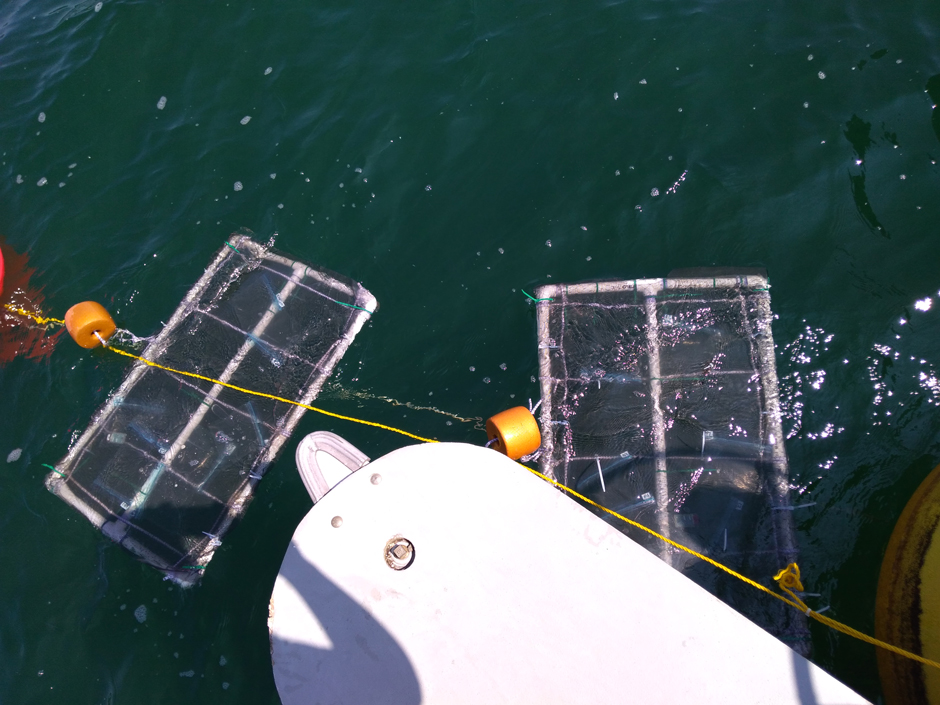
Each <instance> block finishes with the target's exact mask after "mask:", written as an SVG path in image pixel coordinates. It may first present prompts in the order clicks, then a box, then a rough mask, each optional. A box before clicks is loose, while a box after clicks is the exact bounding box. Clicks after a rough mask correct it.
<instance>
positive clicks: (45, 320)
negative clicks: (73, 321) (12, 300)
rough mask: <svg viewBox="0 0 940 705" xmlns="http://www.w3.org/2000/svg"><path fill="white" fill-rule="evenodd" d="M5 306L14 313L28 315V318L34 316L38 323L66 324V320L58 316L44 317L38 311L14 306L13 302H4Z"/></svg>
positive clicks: (45, 324) (44, 324)
mask: <svg viewBox="0 0 940 705" xmlns="http://www.w3.org/2000/svg"><path fill="white" fill-rule="evenodd" d="M3 307H4V308H5V309H7V310H8V311H10V312H12V313H17V314H19V315H20V316H26V317H27V318H32V319H33V320H34V321H36V323H38V324H39V325H41V326H48V325H50V324H53V323H54V324H55V325H57V326H64V325H65V321H63V320H60V319H58V318H43V317H42V316H40V315H39V314H37V313H33V312H32V311H27V310H26V309H24V308H19V307H17V306H13V305H12V304H4V305H3Z"/></svg>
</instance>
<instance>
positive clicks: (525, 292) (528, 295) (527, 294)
mask: <svg viewBox="0 0 940 705" xmlns="http://www.w3.org/2000/svg"><path fill="white" fill-rule="evenodd" d="M519 291H521V292H522V293H523V294H525V295H526V296H527V297H529V298H530V299H532V300H533V301H534V302H535V303H538V302H539V301H554V300H555V299H537V298H535V297H534V296H532V295H531V294H529V292H527V291H526V290H525V289H520V290H519Z"/></svg>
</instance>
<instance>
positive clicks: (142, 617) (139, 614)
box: [134, 605, 147, 624]
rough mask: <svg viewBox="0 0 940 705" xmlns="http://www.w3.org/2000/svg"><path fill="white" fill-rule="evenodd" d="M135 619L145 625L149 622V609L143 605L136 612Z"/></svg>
mask: <svg viewBox="0 0 940 705" xmlns="http://www.w3.org/2000/svg"><path fill="white" fill-rule="evenodd" d="M134 619H136V620H137V621H138V622H140V623H141V624H143V623H144V622H146V621H147V608H146V606H144V605H141V606H140V607H138V608H137V609H136V610H134Z"/></svg>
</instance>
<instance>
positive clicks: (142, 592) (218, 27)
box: [0, 0, 940, 705]
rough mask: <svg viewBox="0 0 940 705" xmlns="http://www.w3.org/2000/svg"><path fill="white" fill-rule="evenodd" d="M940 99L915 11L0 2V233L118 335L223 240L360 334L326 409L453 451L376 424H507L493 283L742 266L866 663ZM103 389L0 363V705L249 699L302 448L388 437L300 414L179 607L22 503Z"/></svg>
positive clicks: (902, 476)
mask: <svg viewBox="0 0 940 705" xmlns="http://www.w3.org/2000/svg"><path fill="white" fill-rule="evenodd" d="M937 102H940V4H938V3H936V2H935V1H933V2H928V1H926V0H921V1H913V0H912V1H902V2H897V3H891V4H886V3H878V2H874V1H873V0H850V1H848V2H844V3H809V2H795V3H783V2H766V1H760V2H753V1H752V2H743V1H741V0H729V1H726V2H713V1H706V0H700V1H692V0H676V1H674V2H663V1H661V0H660V1H657V2H636V1H629V2H598V1H595V0H590V1H586V2H580V3H570V2H559V1H558V0H542V1H541V2H531V1H530V2H515V3H484V2H477V1H474V0H463V1H458V0H442V1H441V2H435V3H428V2H410V3H408V2H396V3H389V2H375V1H374V0H363V1H362V2H358V3H343V2H337V1H329V2H321V1H317V2H298V1H297V0H286V1H285V2H281V3H246V2H234V1H232V2H228V3H223V2H203V3H173V2H165V1H156V0H153V1H149V2H145V1H137V2H132V1H127V2H121V1H118V0H104V2H100V3H97V4H96V3H95V2H91V1H87V2H78V3H74V2H73V3H65V4H63V3H61V2H51V1H50V0H33V1H31V2H26V0H6V2H4V3H3V4H2V6H0V154H2V156H0V237H2V238H3V246H4V248H10V249H11V250H13V251H16V252H20V253H25V254H26V255H27V256H28V258H29V266H31V267H34V268H35V269H36V272H35V274H34V275H33V276H32V279H31V284H32V285H33V286H34V287H36V288H41V293H42V296H43V297H44V301H43V304H42V307H43V310H44V311H45V312H46V313H47V314H48V315H54V316H61V315H62V314H63V313H64V311H65V310H66V309H67V308H68V307H69V306H70V305H71V304H73V303H75V302H77V301H81V300H85V299H95V300H98V301H100V302H102V303H104V304H105V305H106V306H108V308H109V309H110V310H111V312H112V313H113V315H114V316H115V318H116V320H117V323H118V325H120V326H123V327H125V328H128V329H130V330H132V331H134V332H135V333H137V334H138V335H150V334H153V333H154V332H156V331H157V330H158V329H159V328H160V327H161V321H165V320H167V317H168V316H169V315H170V314H171V313H172V311H173V310H174V309H175V307H176V306H177V304H178V303H179V301H180V299H181V298H182V296H183V295H184V294H185V292H186V291H187V290H188V288H189V287H190V286H191V285H192V284H193V282H195V280H196V279H197V278H198V277H199V276H200V275H201V273H202V272H203V270H204V268H205V266H206V265H207V264H208V262H209V260H210V258H211V257H212V255H213V253H214V252H216V251H217V250H218V248H219V247H220V246H221V245H222V243H223V242H224V240H225V239H226V237H227V236H228V235H229V234H230V233H232V232H234V231H236V230H239V229H243V228H247V229H250V230H251V231H252V232H253V233H255V235H256V237H257V238H258V239H259V240H260V241H263V242H267V241H269V240H271V239H273V240H274V243H275V245H276V247H277V248H278V249H280V250H282V251H285V252H288V253H290V254H291V255H293V256H294V257H296V258H298V259H302V260H304V261H310V262H314V263H317V264H320V265H323V266H325V267H328V268H330V269H333V270H336V271H338V272H341V273H343V274H346V275H348V276H351V277H353V278H355V279H357V280H358V281H361V282H362V283H363V284H364V285H365V286H366V287H367V288H368V289H370V290H371V291H372V292H373V293H374V294H375V296H376V297H377V298H378V300H379V303H380V310H379V312H378V313H377V314H376V315H375V316H374V317H373V320H372V321H371V322H370V323H369V324H368V325H367V326H366V327H365V328H364V329H363V331H362V332H361V334H360V335H359V337H358V338H357V340H356V342H355V344H354V345H353V346H352V348H351V349H350V350H349V352H348V354H347V355H346V357H345V358H344V360H343V362H342V364H341V365H340V368H339V369H338V371H337V373H336V374H335V375H334V377H333V379H332V380H331V383H330V384H329V385H328V386H327V388H326V389H325V390H324V392H323V394H322V395H321V397H320V403H322V405H323V406H324V407H326V408H329V409H331V410H334V411H337V412H339V413H348V414H354V415H357V416H362V417H364V418H368V419H371V420H375V421H379V422H382V423H387V424H392V425H396V426H403V427H406V428H408V429H409V430H412V431H415V432H417V433H420V434H422V435H430V436H434V437H437V438H440V439H442V440H455V441H466V442H473V443H481V442H483V440H484V436H483V434H482V433H481V432H480V431H479V430H477V429H475V428H474V424H472V423H464V422H460V421H457V420H454V419H452V418H450V417H448V416H445V415H441V414H437V413H434V412H432V411H421V410H414V409H409V408H407V407H404V406H398V405H394V404H391V403H388V402H387V401H385V400H383V399H381V398H379V397H389V398H392V399H394V400H398V401H401V402H411V403H412V404H414V405H419V406H428V407H435V408H437V409H440V410H443V411H446V412H450V413H453V414H456V415H459V416H462V417H486V416H488V415H490V414H492V413H495V412H496V411H499V410H501V409H503V408H506V407H507V406H510V405H515V404H516V403H519V402H523V403H525V400H527V399H528V398H530V397H532V398H534V397H536V396H537V394H538V388H537V385H536V384H535V382H534V376H536V375H537V374H538V372H537V359H536V343H535V315H534V308H533V305H532V303H531V302H530V301H528V299H527V298H526V297H525V296H524V295H523V294H522V290H523V289H525V290H526V291H529V292H530V293H531V291H532V289H531V287H535V286H537V285H538V284H541V283H549V282H568V281H581V280H589V279H597V278H629V279H633V278H644V277H657V276H663V275H665V274H667V273H668V272H669V271H670V270H672V269H674V268H678V267H693V266H711V265H727V266H761V267H766V268H767V270H768V273H769V275H770V278H771V282H772V286H773V288H772V292H771V295H772V303H773V308H774V312H775V313H776V314H777V319H776V320H775V323H774V331H773V332H774V337H775V340H776V343H777V366H778V374H779V376H780V379H781V392H782V397H783V401H784V408H785V418H784V428H785V431H786V432H787V436H788V437H787V440H786V444H787V451H788V453H789V457H790V464H791V472H792V483H793V488H794V494H793V501H794V503H799V504H811V503H813V504H812V505H811V506H807V507H804V508H802V509H800V510H797V513H796V514H795V519H796V522H797V527H798V539H799V542H800V546H801V550H802V554H801V561H800V565H801V569H802V572H803V575H804V578H805V580H806V582H807V589H808V590H811V591H813V592H818V593H821V594H822V597H821V598H818V599H819V603H818V605H819V606H822V605H826V604H828V605H831V611H830V614H831V615H833V616H834V617H835V618H837V619H839V620H841V621H844V622H847V623H849V624H851V625H853V626H855V627H857V628H860V629H862V630H865V631H868V632H872V630H873V629H874V617H873V605H874V599H875V590H876V583H877V576H878V569H879V566H880V562H881V557H882V555H883V553H884V548H885V545H886V543H887V540H888V537H889V536H890V533H891V529H892V528H893V526H894V523H895V521H896V520H897V518H898V516H899V514H900V512H901V509H902V508H903V506H904V504H905V502H906V501H907V499H908V497H909V496H910V494H911V492H912V491H913V490H914V488H915V487H916V486H917V485H918V484H919V482H920V481H921V480H922V479H923V478H924V477H925V475H926V474H927V473H928V472H929V470H930V469H931V468H932V467H933V466H934V465H935V464H936V463H937V462H940V443H938V441H940V435H938V432H940V413H938V406H937V403H938V401H940V381H938V378H937V377H938V373H937V368H938V367H940V355H938V354H937V346H938V345H940V300H938V289H940V269H938V266H937V265H938V255H940V239H938V232H937V223H938V216H940V197H938V196H940V188H938V187H940V168H938V166H937V165H936V160H937V159H940V114H938V113H935V109H934V105H935V104H936V103H937ZM5 252H6V249H5ZM10 295H11V294H10V292H4V296H5V297H8V296H10ZM503 367H505V369H503ZM126 370H127V364H126V362H125V361H124V360H123V359H121V358H119V357H118V356H115V355H110V354H108V353H106V352H103V351H93V352H88V351H84V350H81V349H79V348H78V347H77V346H75V345H73V344H72V343H71V341H70V340H68V339H67V338H64V337H63V338H61V339H60V340H59V342H58V344H57V345H56V347H55V349H54V350H53V351H52V352H51V354H50V355H49V356H48V357H46V358H44V359H27V358H26V357H25V356H20V357H18V358H16V359H15V360H13V361H11V362H9V363H8V364H6V365H5V366H3V367H2V368H0V419H2V422H0V565H2V569H0V703H3V705H6V704H7V703H9V704H11V705H12V704H14V703H16V704H20V703H24V704H25V703H60V702H76V703H79V702H80V703H171V702H172V703H206V702H212V703H215V702H219V703H252V704H254V703H277V702H278V697H277V694H276V691H275V688H274V682H273V677H272V675H271V666H270V655H269V650H268V640H267V628H266V619H267V601H268V596H269V595H270V591H271V587H272V585H273V581H274V577H275V575H276V574H277V570H278V567H279V564H280V560H281V556H282V555H283V552H284V550H285V548H286V546H287V543H288V541H289V539H290V536H291V534H292V533H293V530H294V528H295V526H296V524H297V522H298V521H299V520H300V519H301V517H302V516H303V515H304V514H305V513H306V512H307V510H308V509H309V506H310V502H309V499H308V498H307V495H306V493H305V491H304V489H303V485H302V483H301V481H300V479H299V477H298V476H297V474H296V472H295V470H294V467H293V452H294V448H295V447H296V443H297V442H298V441H299V439H300V438H301V437H302V436H303V435H304V434H306V433H308V432H310V431H313V430H316V429H327V430H333V431H335V432H337V433H340V434H341V435H343V436H345V437H347V438H348V439H349V440H350V441H352V442H353V443H354V444H355V445H357V446H358V447H359V448H361V449H363V450H364V451H365V452H366V453H367V454H368V455H370V456H371V457H373V458H374V457H378V456H379V455H381V454H383V453H386V452H388V451H391V450H393V449H395V448H397V447H400V445H402V443H403V442H404V440H403V439H402V438H400V437H398V436H395V435H392V434H389V433H386V432H383V431H379V430H374V429H369V428H365V427H361V426H354V425H351V424H348V423H344V422H340V421H333V420H330V419H326V418H323V417H317V416H316V415H314V414H308V415H307V416H305V417H304V419H303V421H302V422H301V425H300V427H299V429H298V432H297V434H296V435H295V436H294V438H293V439H292V440H291V442H290V443H288V444H287V446H286V449H285V452H284V453H283V454H282V456H281V458H280V459H279V461H278V462H277V463H276V464H275V465H274V466H273V467H272V468H271V470H270V471H269V474H268V475H267V476H266V477H265V479H264V481H263V482H261V484H260V485H259V490H258V493H257V495H256V497H255V500H254V501H253V503H252V504H251V506H250V508H249V509H248V511H247V513H246V515H245V517H244V519H243V520H242V521H241V522H240V523H238V524H237V525H236V526H235V528H234V529H233V530H232V531H231V533H230V534H229V535H228V537H227V538H226V541H225V543H224V544H223V547H222V548H221V549H220V551H219V552H218V553H217V554H216V557H215V559H214V560H213V561H212V563H211V565H210V568H209V570H208V571H207V574H206V577H205V579H204V580H203V582H202V584H201V585H200V586H198V587H197V588H195V589H192V590H189V591H183V590H181V589H179V588H177V587H174V586H172V585H171V584H170V583H167V582H163V581H162V580H161V577H162V576H161V575H160V574H159V573H157V572H156V571H154V570H153V569H151V568H149V567H146V566H144V565H142V564H140V563H138V562H136V561H135V560H134V559H133V558H132V557H131V555H130V554H128V553H127V552H125V551H123V550H122V549H120V548H118V547H116V546H114V545H113V544H111V543H110V542H109V541H108V540H107V539H105V538H104V537H103V536H102V535H100V534H99V533H98V532H97V531H95V530H94V529H93V528H92V527H91V526H90V525H89V524H88V523H87V522H86V521H85V520H84V519H83V518H82V517H80V516H79V515H78V514H77V513H76V512H75V511H73V510H72V509H70V508H68V507H67V506H66V505H65V504H63V503H62V502H60V501H59V500H58V499H56V498H55V497H53V496H52V495H51V494H49V493H48V492H47V491H46V490H45V488H44V487H43V477H44V476H45V474H46V472H47V471H48V470H47V468H45V467H43V464H44V463H47V464H53V463H55V462H56V461H58V460H59V459H60V458H61V457H62V456H63V455H64V454H65V453H66V451H67V449H68V447H69V444H70V443H71V442H72V441H73V440H74V439H75V438H77V435H78V434H79V433H80V432H81V431H82V430H83V429H84V428H85V426H86V425H87V423H88V421H89V419H90V417H91V415H92V413H93V412H94V410H95V409H96V408H97V407H98V406H99V405H100V404H101V403H102V402H103V401H104V400H105V399H106V397H107V395H108V393H109V391H110V390H111V389H113V388H114V386H116V385H117V384H118V383H119V382H120V380H121V379H122V377H123V375H124V373H125V371H126ZM448 421H450V422H451V423H448ZM17 450H20V453H19V457H16V455H17V454H16V453H15V451H17ZM11 453H12V455H10V454H11ZM8 457H9V458H11V460H10V461H9V462H8V461H7V458H8ZM13 458H15V459H13ZM142 605H143V606H145V607H146V610H147V618H146V620H145V621H144V622H138V620H137V619H135V616H134V613H135V610H138V608H139V607H140V606H142ZM585 648H590V639H589V637H586V641H585ZM812 657H813V659H814V660H815V661H816V662H817V663H819V664H820V665H822V666H823V667H825V668H826V669H828V670H829V671H831V672H832V673H833V674H835V675H836V676H837V677H838V678H840V679H841V680H843V681H845V682H846V683H847V684H849V685H850V686H852V687H853V688H855V689H857V690H858V691H859V692H860V693H862V694H864V695H866V696H867V697H869V698H872V699H875V700H877V699H878V698H879V697H880V686H879V683H878V678H877V672H876V669H875V657H874V651H873V649H872V647H870V646H867V645H865V644H862V643H860V642H855V641H853V640H851V639H850V638H848V637H844V636H842V635H839V634H836V633H833V632H830V631H828V630H826V628H824V627H821V626H819V625H814V626H813V656H812Z"/></svg>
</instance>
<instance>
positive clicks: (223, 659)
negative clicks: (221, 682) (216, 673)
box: [219, 656, 228, 666]
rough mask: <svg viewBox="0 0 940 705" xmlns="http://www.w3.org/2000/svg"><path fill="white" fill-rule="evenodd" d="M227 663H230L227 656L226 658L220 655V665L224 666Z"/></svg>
mask: <svg viewBox="0 0 940 705" xmlns="http://www.w3.org/2000/svg"><path fill="white" fill-rule="evenodd" d="M227 663H228V661H227V660H226V658H225V657H224V656H219V665H220V666H224V665H225V664H227Z"/></svg>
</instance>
